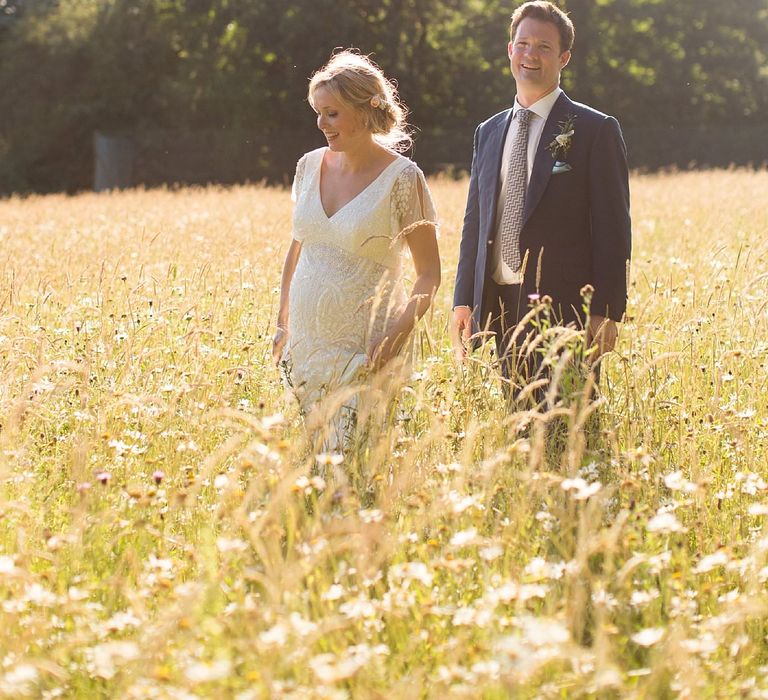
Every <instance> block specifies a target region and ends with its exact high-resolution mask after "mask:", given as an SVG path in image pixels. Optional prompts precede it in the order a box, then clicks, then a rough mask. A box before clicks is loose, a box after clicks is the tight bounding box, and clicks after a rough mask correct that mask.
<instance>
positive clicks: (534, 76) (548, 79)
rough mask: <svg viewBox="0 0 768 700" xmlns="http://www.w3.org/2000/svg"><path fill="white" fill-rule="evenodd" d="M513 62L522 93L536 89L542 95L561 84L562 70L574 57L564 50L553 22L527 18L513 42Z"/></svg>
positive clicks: (510, 45) (518, 29)
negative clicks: (561, 48)
mask: <svg viewBox="0 0 768 700" xmlns="http://www.w3.org/2000/svg"><path fill="white" fill-rule="evenodd" d="M508 52H509V62H510V66H511V68H512V75H513V76H514V78H515V82H516V83H517V87H518V90H521V89H529V90H535V91H536V93H540V95H541V96H544V95H546V94H547V93H549V92H551V91H552V90H554V89H555V88H556V87H557V86H558V84H559V83H560V71H561V70H562V69H563V68H565V66H566V65H567V64H568V61H569V60H570V58H571V52H570V51H561V50H560V33H559V32H558V31H557V27H556V26H555V25H554V24H552V23H551V22H542V21H541V20H538V19H533V18H532V17H526V18H525V19H524V20H523V21H522V22H520V24H519V25H518V26H517V31H516V32H515V36H514V37H512V41H510V42H509V47H508Z"/></svg>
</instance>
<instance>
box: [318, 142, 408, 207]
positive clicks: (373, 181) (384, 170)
mask: <svg viewBox="0 0 768 700" xmlns="http://www.w3.org/2000/svg"><path fill="white" fill-rule="evenodd" d="M326 152H327V149H326V150H324V151H323V152H322V155H321V157H320V167H319V168H318V170H317V199H318V201H319V202H320V209H321V210H322V212H323V214H324V215H325V218H326V220H328V221H333V219H334V218H335V217H336V216H337V215H338V214H339V213H340V212H342V211H343V210H344V209H346V208H347V207H348V206H349V205H350V204H352V202H354V201H355V200H357V199H359V198H360V197H362V196H363V195H364V194H365V193H366V192H367V191H368V190H369V189H371V187H373V185H375V184H376V183H377V182H378V181H379V180H380V179H381V178H382V177H383V175H384V173H386V172H387V170H389V169H390V168H391V167H392V166H393V165H394V164H395V163H397V162H399V161H400V158H401V156H400V155H395V158H394V160H392V162H391V163H388V164H387V165H386V166H385V167H384V168H383V170H382V171H381V172H380V173H379V174H378V175H377V176H376V177H375V178H373V180H371V181H370V182H369V183H368V184H367V185H366V186H365V187H363V189H362V190H360V191H359V192H358V193H357V194H356V195H355V196H354V197H352V199H349V200H347V201H346V202H344V204H342V205H341V206H340V207H339V208H338V209H337V210H336V211H335V212H333V214H331V215H330V216H329V215H328V212H327V211H326V209H325V205H324V204H323V194H322V189H321V187H320V185H321V181H322V179H323V162H324V161H325V154H326Z"/></svg>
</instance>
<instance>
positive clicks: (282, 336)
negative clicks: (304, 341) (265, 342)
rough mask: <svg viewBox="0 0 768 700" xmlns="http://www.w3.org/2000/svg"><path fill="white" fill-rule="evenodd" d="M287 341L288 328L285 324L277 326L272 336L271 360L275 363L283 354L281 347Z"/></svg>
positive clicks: (277, 362) (278, 361)
mask: <svg viewBox="0 0 768 700" xmlns="http://www.w3.org/2000/svg"><path fill="white" fill-rule="evenodd" d="M287 341H288V329H287V328H285V326H278V327H277V330H276V331H275V335H274V337H273V338H272V360H273V361H274V363H275V364H276V365H277V364H279V363H280V359H281V358H282V356H283V348H284V347H285V343H286V342H287Z"/></svg>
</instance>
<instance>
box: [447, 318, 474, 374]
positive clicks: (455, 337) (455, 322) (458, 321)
mask: <svg viewBox="0 0 768 700" xmlns="http://www.w3.org/2000/svg"><path fill="white" fill-rule="evenodd" d="M471 335H472V309H470V308H469V307H468V306H457V307H456V308H455V309H454V310H453V317H452V318H451V344H452V345H453V352H454V354H455V355H456V359H457V360H458V361H459V362H461V361H462V360H464V358H465V357H466V356H467V343H469V337H470V336H471Z"/></svg>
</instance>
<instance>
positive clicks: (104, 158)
mask: <svg viewBox="0 0 768 700" xmlns="http://www.w3.org/2000/svg"><path fill="white" fill-rule="evenodd" d="M93 154H94V161H95V162H94V172H93V189H94V190H95V191H96V192H102V191H103V190H115V189H122V188H124V187H133V186H134V185H135V184H136V183H135V182H134V176H133V163H134V154H135V147H134V144H133V141H132V140H131V139H129V138H127V137H125V136H107V135H106V134H102V133H100V132H98V131H97V132H95V133H94V134H93Z"/></svg>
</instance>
